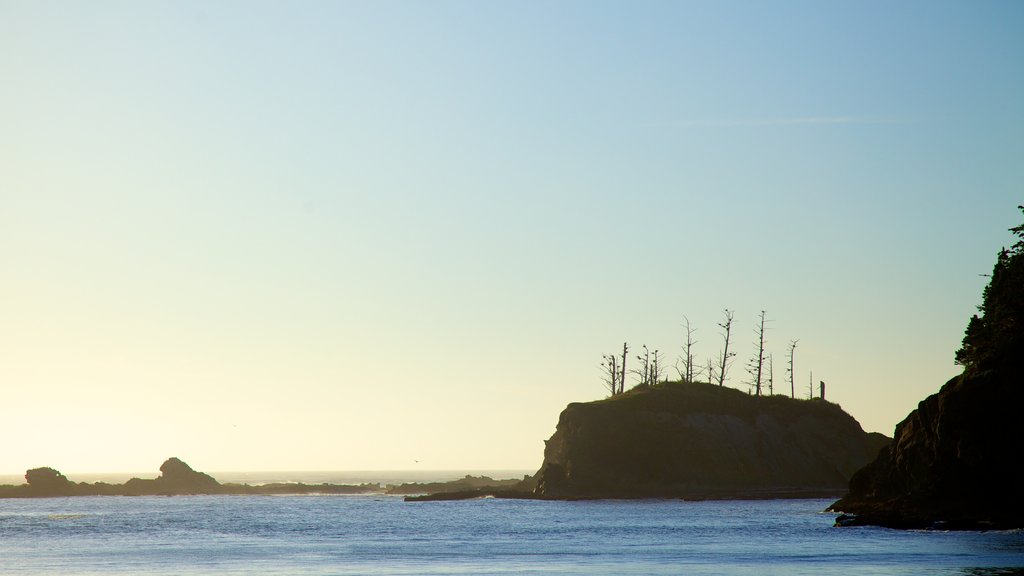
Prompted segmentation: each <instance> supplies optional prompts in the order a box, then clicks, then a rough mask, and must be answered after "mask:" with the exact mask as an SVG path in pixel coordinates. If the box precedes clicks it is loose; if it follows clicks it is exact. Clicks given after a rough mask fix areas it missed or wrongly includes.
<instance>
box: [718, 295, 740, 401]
mask: <svg viewBox="0 0 1024 576" xmlns="http://www.w3.org/2000/svg"><path fill="white" fill-rule="evenodd" d="M723 314H724V318H723V320H722V323H721V324H719V325H718V327H719V328H721V329H722V339H723V340H724V341H725V344H724V346H723V347H722V353H721V354H720V355H719V356H718V385H719V386H724V385H725V377H726V374H727V373H728V371H729V366H730V365H731V364H732V359H733V358H734V357H735V356H736V353H735V352H729V339H730V337H731V335H732V319H733V315H734V311H732V310H729V309H728V308H726V309H725V311H724V313H723Z"/></svg>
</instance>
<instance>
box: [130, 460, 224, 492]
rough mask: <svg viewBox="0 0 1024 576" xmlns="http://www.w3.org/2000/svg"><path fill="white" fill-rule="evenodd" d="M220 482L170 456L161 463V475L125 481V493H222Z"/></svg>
mask: <svg viewBox="0 0 1024 576" xmlns="http://www.w3.org/2000/svg"><path fill="white" fill-rule="evenodd" d="M222 492H223V490H222V489H221V485H220V483H219V482H217V481H216V480H214V479H213V478H212V477H211V476H210V475H208V474H204V473H202V472H196V471H195V470H193V469H192V467H190V466H189V465H188V464H186V463H184V462H182V461H181V460H179V459H177V458H168V459H167V460H166V461H164V463H163V464H161V465H160V476H159V477H157V478H154V479H152V480H144V479H141V478H132V479H131V480H129V481H127V482H125V483H124V493H125V494H127V495H129V496H145V495H166V496H173V495H186V494H220V493H222Z"/></svg>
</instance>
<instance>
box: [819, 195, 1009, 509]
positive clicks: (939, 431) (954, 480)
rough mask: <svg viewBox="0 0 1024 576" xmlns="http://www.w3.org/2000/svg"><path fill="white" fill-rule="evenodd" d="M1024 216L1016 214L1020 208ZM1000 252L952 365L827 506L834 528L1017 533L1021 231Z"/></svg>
mask: <svg viewBox="0 0 1024 576" xmlns="http://www.w3.org/2000/svg"><path fill="white" fill-rule="evenodd" d="M1020 208H1021V210H1024V207H1020ZM1010 231H1011V232H1013V234H1014V235H1015V236H1016V237H1017V238H1018V241H1017V243H1016V244H1015V245H1014V246H1013V247H1012V248H1010V249H1003V250H1001V251H1000V252H999V254H998V256H997V258H996V263H995V266H994V267H993V270H992V274H991V275H990V276H989V283H988V286H986V287H985V290H984V292H983V293H982V303H981V306H979V307H978V310H979V312H980V314H977V315H975V316H973V317H972V318H971V319H970V321H969V322H968V324H967V330H966V331H965V334H964V339H963V347H961V348H960V350H958V351H957V352H956V361H957V362H958V363H960V364H962V365H963V366H964V372H963V374H961V375H960V376H957V377H955V378H953V379H952V380H950V381H949V382H947V383H946V385H945V386H943V387H942V389H940V390H939V392H938V393H937V394H933V395H931V396H929V397H928V398H926V399H924V400H923V401H922V402H921V403H920V404H918V407H917V409H916V410H914V411H913V412H911V413H910V415H909V416H907V418H906V419H905V420H903V422H901V423H900V424H898V425H897V426H896V433H895V441H894V442H893V444H892V446H891V447H890V448H888V449H886V450H883V451H882V452H881V453H880V454H879V455H878V458H877V459H876V460H875V461H874V462H872V463H871V464H870V465H869V466H867V467H866V468H864V470H861V471H860V472H858V473H857V474H856V475H855V476H854V477H853V480H852V481H851V482H850V492H849V494H847V495H846V496H845V497H844V498H843V499H841V500H839V501H838V502H836V503H835V504H833V505H832V510H835V511H837V512H845V513H847V514H844V515H843V516H840V517H839V519H838V520H837V524H839V525H855V524H877V525H882V526H890V527H897V528H925V527H933V526H937V527H942V528H948V529H989V528H1024V432H1022V429H1021V423H1020V420H1018V418H1020V413H1021V409H1022V406H1024V225H1021V226H1017V227H1015V228H1011V229H1010Z"/></svg>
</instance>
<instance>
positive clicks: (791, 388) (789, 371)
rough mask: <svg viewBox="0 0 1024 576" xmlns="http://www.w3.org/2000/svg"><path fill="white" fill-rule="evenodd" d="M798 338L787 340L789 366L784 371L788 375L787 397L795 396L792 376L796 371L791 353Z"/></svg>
mask: <svg viewBox="0 0 1024 576" xmlns="http://www.w3.org/2000/svg"><path fill="white" fill-rule="evenodd" d="M797 342H799V340H790V341H789V367H788V368H786V373H787V374H788V375H789V397H790V398H796V387H795V385H794V384H793V378H794V375H795V374H796V372H794V371H793V354H794V352H795V351H796V343H797Z"/></svg>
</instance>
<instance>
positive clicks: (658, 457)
mask: <svg viewBox="0 0 1024 576" xmlns="http://www.w3.org/2000/svg"><path fill="white" fill-rule="evenodd" d="M887 442H888V438H886V437H885V436H882V435H881V434H868V433H865V432H864V431H863V429H861V427H860V424H858V423H857V421H856V420H854V419H853V417H851V416H850V415H849V414H847V413H846V412H844V411H843V410H842V409H841V408H840V407H839V406H838V405H836V404H832V403H829V402H825V401H823V400H793V399H790V398H787V397H783V396H772V397H755V396H750V395H748V394H744V393H743V392H740V391H738V390H734V389H731V388H725V387H721V386H713V385H711V384H702V383H692V384H683V383H666V384H662V385H658V386H654V387H642V388H636V389H634V390H631V391H629V392H627V393H625V394H622V395H618V396H614V397H612V398H609V399H607V400H602V401H597V402H589V403H585V404H581V403H574V404H570V405H569V406H568V407H567V408H566V409H565V410H564V411H563V412H562V414H561V416H560V417H559V421H558V426H557V429H556V431H555V433H554V435H553V436H552V437H551V439H550V440H548V441H547V445H546V447H545V450H544V463H543V465H542V467H541V469H540V471H539V473H538V485H537V489H536V494H537V495H538V496H540V497H546V498H639V497H683V498H777V497H787V496H793V497H796V496H826V495H829V494H835V495H838V494H842V493H843V491H844V490H845V488H846V486H847V483H848V482H849V479H850V477H851V476H852V474H853V473H854V472H855V471H856V470H858V469H859V468H860V467H862V466H863V465H864V464H866V463H867V462H869V461H870V460H871V458H873V457H874V456H875V455H876V454H877V453H878V450H879V449H880V448H881V447H882V446H883V445H885V444H886V443H887Z"/></svg>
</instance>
